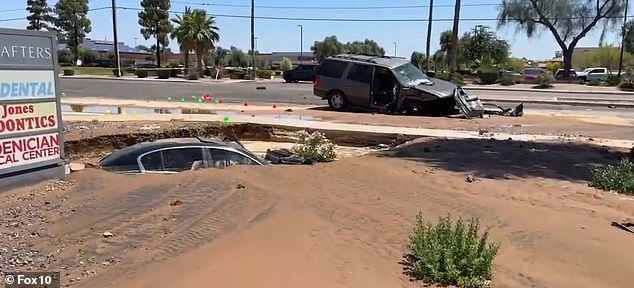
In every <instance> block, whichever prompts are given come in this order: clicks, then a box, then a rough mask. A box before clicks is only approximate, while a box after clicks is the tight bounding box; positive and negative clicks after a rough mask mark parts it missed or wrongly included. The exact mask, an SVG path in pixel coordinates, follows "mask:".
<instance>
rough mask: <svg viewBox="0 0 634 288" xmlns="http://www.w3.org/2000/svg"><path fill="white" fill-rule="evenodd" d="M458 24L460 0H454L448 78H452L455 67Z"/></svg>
mask: <svg viewBox="0 0 634 288" xmlns="http://www.w3.org/2000/svg"><path fill="white" fill-rule="evenodd" d="M459 24H460V0H456V7H455V9H454V13H453V31H452V33H451V54H450V55H449V79H453V77H454V74H455V73H456V69H457V67H456V66H457V63H456V62H457V58H458V29H459V28H460V27H459Z"/></svg>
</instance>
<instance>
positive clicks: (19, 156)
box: [0, 133, 61, 171]
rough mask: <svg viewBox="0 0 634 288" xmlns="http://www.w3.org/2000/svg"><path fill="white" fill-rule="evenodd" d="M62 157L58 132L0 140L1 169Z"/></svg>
mask: <svg viewBox="0 0 634 288" xmlns="http://www.w3.org/2000/svg"><path fill="white" fill-rule="evenodd" d="M60 157H61V156H60V147H59V134H58V133H49V134H43V135H35V136H26V137H20V138H13V139H2V140H0V171H1V170H3V169H6V168H10V167H17V166H22V165H26V164H31V163H38V162H43V161H47V160H55V159H59V158H60Z"/></svg>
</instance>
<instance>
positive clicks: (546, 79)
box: [537, 73, 555, 88]
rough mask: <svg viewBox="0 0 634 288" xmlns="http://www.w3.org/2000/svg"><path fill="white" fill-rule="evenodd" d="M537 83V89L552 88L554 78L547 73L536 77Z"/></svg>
mask: <svg viewBox="0 0 634 288" xmlns="http://www.w3.org/2000/svg"><path fill="white" fill-rule="evenodd" d="M537 83H538V84H537V87H539V88H550V87H553V83H555V77H554V76H553V75H550V74H548V73H544V74H542V75H539V76H537Z"/></svg>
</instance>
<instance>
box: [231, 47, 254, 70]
mask: <svg viewBox="0 0 634 288" xmlns="http://www.w3.org/2000/svg"><path fill="white" fill-rule="evenodd" d="M248 64H249V59H248V57H247V54H245V53H244V51H242V50H240V49H239V48H238V47H235V46H231V48H229V59H228V60H227V65H229V66H230V67H247V65H248Z"/></svg>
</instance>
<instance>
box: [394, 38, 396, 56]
mask: <svg viewBox="0 0 634 288" xmlns="http://www.w3.org/2000/svg"><path fill="white" fill-rule="evenodd" d="M394 57H396V42H394Z"/></svg>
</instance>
